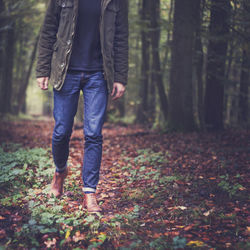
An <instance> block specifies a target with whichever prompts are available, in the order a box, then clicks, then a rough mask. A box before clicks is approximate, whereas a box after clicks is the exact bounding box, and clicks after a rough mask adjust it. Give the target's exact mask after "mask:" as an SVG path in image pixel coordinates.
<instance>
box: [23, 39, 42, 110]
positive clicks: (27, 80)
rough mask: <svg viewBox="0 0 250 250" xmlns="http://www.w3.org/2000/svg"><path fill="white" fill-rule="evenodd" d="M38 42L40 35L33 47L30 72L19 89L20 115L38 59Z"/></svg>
mask: <svg viewBox="0 0 250 250" xmlns="http://www.w3.org/2000/svg"><path fill="white" fill-rule="evenodd" d="M38 40H39V35H38V36H37V37H36V39H35V44H34V47H33V51H32V54H31V57H30V64H29V68H28V71H27V73H26V76H25V78H24V80H23V83H22V84H21V86H20V88H19V92H18V113H19V112H20V111H21V110H22V107H23V105H24V103H25V96H26V90H27V87H28V84H29V79H30V75H31V72H32V68H33V65H34V61H35V58H36V51H37V45H38Z"/></svg>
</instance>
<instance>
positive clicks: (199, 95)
mask: <svg viewBox="0 0 250 250" xmlns="http://www.w3.org/2000/svg"><path fill="white" fill-rule="evenodd" d="M194 1H195V3H194V4H195V9H194V11H195V12H196V15H195V17H196V29H195V45H194V48H195V52H194V53H195V57H194V69H195V75H196V77H195V79H196V81H195V87H196V89H197V91H195V94H196V100H197V101H196V103H197V112H198V120H199V126H200V129H203V128H204V116H203V114H204V107H203V80H202V76H203V60H204V53H203V47H202V41H201V24H202V14H203V8H202V6H201V5H202V1H201V0H194Z"/></svg>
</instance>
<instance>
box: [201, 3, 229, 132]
mask: <svg viewBox="0 0 250 250" xmlns="http://www.w3.org/2000/svg"><path fill="white" fill-rule="evenodd" d="M229 17H230V0H211V18H210V27H209V34H210V36H209V37H210V39H209V44H208V62H207V75H206V91H205V123H206V127H207V129H208V130H220V129H223V107H224V105H223V99H224V82H225V64H226V56H227V47H228V34H229V23H228V22H229Z"/></svg>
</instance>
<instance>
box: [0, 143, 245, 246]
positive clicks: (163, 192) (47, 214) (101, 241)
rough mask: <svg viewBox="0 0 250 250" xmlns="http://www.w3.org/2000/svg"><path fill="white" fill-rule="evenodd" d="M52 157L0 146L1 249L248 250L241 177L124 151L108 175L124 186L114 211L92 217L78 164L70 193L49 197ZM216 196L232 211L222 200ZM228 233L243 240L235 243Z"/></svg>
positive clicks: (42, 152) (166, 155)
mask: <svg viewBox="0 0 250 250" xmlns="http://www.w3.org/2000/svg"><path fill="white" fill-rule="evenodd" d="M50 155H51V152H50V150H49V149H43V148H34V149H23V148H21V145H18V144H3V145H2V147H0V171H1V176H0V203H1V208H0V212H1V216H0V226H1V229H0V248H1V249H14V248H18V249H41V248H44V249H45V248H48V249H54V248H57V249H75V250H77V249H97V248H98V249H121V250H125V249H159V250H160V249H193V248H195V249H208V248H210V249H217V248H216V247H219V248H220V247H225V246H226V247H229V248H230V247H232V246H234V247H236V248H238V249H240V248H242V249H244V248H247V247H249V245H248V243H247V241H245V240H243V239H245V233H246V232H245V229H246V228H247V224H246V222H245V221H243V220H242V217H240V216H239V214H238V212H239V211H238V210H237V207H239V206H236V208H235V204H239V205H240V204H241V201H243V200H245V199H246V193H244V192H245V191H244V189H245V187H244V186H243V185H242V184H241V178H242V176H241V175H236V176H230V175H229V174H224V175H219V176H218V178H217V179H214V178H210V179H209V178H204V176H202V175H201V174H200V173H196V172H192V171H191V170H190V172H183V171H182V170H181V169H179V168H176V169H172V168H169V167H168V163H169V161H170V160H171V154H170V153H169V152H168V151H165V152H164V151H159V152H155V151H153V150H152V149H150V148H145V149H138V150H137V151H136V156H134V157H129V156H128V155H129V153H128V152H127V153H126V152H124V153H123V154H122V155H121V160H120V161H118V162H117V163H116V165H115V169H116V170H115V172H114V173H112V176H113V178H114V179H112V180H111V181H112V182H113V183H115V185H116V186H117V187H119V190H120V192H119V194H117V195H116V196H115V197H113V201H112V202H113V203H116V204H118V205H117V209H116V210H114V211H113V212H112V213H107V214H105V212H104V213H103V214H96V215H93V214H92V215H91V214H88V213H87V211H86V210H85V209H84V208H83V206H82V201H83V195H82V191H81V185H79V177H80V170H79V169H80V165H79V166H77V165H75V166H73V165H72V166H71V167H70V174H69V176H68V178H67V179H66V183H65V190H67V192H66V193H65V194H64V195H63V196H62V197H61V198H60V199H56V198H54V197H52V198H49V196H48V191H49V183H50V182H51V178H52V176H53V172H54V167H52V161H51V158H50ZM110 171H112V170H110ZM76 180H78V181H76ZM204 190H205V191H204ZM219 194H222V196H219V197H220V198H219V199H222V198H223V199H224V200H223V202H225V203H226V204H229V205H230V204H231V205H230V206H231V208H230V209H229V208H225V207H222V206H221V205H220V203H218V204H217V200H216V197H217V196H218V195H219ZM103 202H104V200H103V199H101V202H100V203H101V204H102V203H103ZM237 202H238V203H237ZM243 208H244V205H243ZM222 225H223V226H222ZM217 236H218V237H217ZM219 237H222V238H223V239H224V241H223V243H220V242H219V241H220V240H219V239H220V238H219ZM230 237H234V238H237V239H238V242H236V243H235V242H234V243H231V242H230V241H229V240H228V239H230ZM217 239H218V241H217ZM227 241H228V242H227ZM225 242H226V243H225ZM233 244H234V245H233Z"/></svg>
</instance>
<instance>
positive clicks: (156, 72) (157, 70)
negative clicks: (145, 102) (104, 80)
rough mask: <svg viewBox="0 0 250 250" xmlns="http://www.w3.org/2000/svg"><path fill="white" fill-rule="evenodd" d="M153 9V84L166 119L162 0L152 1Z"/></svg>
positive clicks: (166, 101) (151, 7) (166, 102)
mask: <svg viewBox="0 0 250 250" xmlns="http://www.w3.org/2000/svg"><path fill="white" fill-rule="evenodd" d="M150 4H151V6H150V9H151V15H150V16H151V29H152V31H151V32H150V34H151V44H152V84H153V85H154V86H157V89H158V95H159V100H160V106H161V111H162V113H163V115H164V118H165V120H167V118H168V100H167V95H166V92H165V87H164V84H163V79H162V70H161V61H160V54H159V51H160V49H159V45H160V44H159V42H160V34H161V33H160V31H161V28H160V0H154V1H150Z"/></svg>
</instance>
